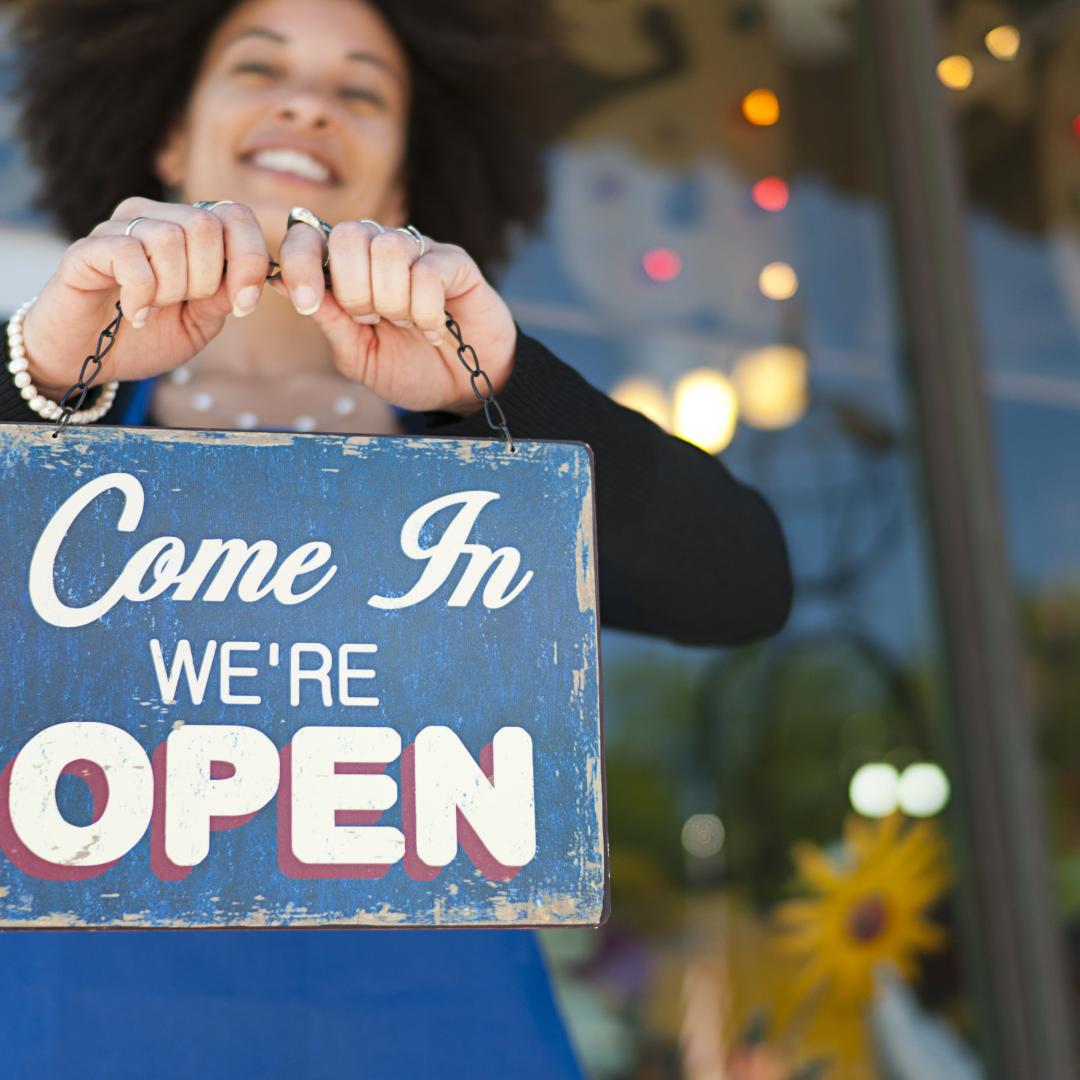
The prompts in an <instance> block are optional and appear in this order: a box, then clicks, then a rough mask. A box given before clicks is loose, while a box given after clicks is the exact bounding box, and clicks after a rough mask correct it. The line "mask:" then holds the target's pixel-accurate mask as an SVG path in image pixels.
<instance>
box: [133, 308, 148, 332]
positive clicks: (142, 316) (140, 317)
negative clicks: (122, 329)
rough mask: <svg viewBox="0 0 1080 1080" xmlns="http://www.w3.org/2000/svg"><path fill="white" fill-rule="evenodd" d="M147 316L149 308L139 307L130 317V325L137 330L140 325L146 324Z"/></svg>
mask: <svg viewBox="0 0 1080 1080" xmlns="http://www.w3.org/2000/svg"><path fill="white" fill-rule="evenodd" d="M149 318H150V309H149V308H148V307H144V308H139V310H138V311H136V312H135V314H134V315H133V316H132V317H131V325H132V326H134V327H135V329H136V330H138V329H139V327H140V326H145V325H146V320H147V319H149Z"/></svg>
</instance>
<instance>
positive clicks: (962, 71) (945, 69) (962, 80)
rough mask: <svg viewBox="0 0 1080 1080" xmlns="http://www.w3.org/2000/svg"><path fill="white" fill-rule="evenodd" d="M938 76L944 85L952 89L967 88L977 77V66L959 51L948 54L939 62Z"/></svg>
mask: <svg viewBox="0 0 1080 1080" xmlns="http://www.w3.org/2000/svg"><path fill="white" fill-rule="evenodd" d="M937 77H938V79H939V80H940V81H941V84H942V86H947V87H948V88H949V89H950V90H966V89H967V88H968V87H969V86H970V85H971V80H972V79H973V78H974V77H975V66H974V65H973V64H972V62H971V61H970V60H969V59H968V58H967V57H966V56H961V55H960V54H959V53H957V54H956V55H954V56H946V57H945V58H944V59H943V60H941V61H940V62H939V63H938V66H937Z"/></svg>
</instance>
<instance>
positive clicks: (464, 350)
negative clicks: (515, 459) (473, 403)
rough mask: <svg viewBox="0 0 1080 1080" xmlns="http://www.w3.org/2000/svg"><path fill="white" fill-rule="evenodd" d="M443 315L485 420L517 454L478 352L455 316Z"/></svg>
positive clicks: (509, 448)
mask: <svg viewBox="0 0 1080 1080" xmlns="http://www.w3.org/2000/svg"><path fill="white" fill-rule="evenodd" d="M443 314H444V315H445V316H446V329H447V330H449V331H450V334H451V335H452V337H453V339H454V340H455V341H456V342H457V357H458V359H459V360H460V361H461V365H462V367H464V368H465V370H466V371H467V372H468V373H469V385H470V386H471V387H472V392H473V393H474V394H475V395H476V400H477V401H479V402H480V403H481V404H482V405H483V406H484V419H485V420H486V421H487V425H488V427H489V428H491V430H492V431H497V432H499V433H500V434H501V435H502V437H503V439H504V440H505V441H506V447H507V449H508V450H509V451H510V453H511V454H513V453H515V452H516V449H517V448H516V447H515V446H514V440H513V438H511V436H510V429H509V428H508V427H507V426H506V414H505V413H504V412H503V410H502V406H501V405H500V404H499V402H498V400H497V399H496V397H495V388H494V387H493V386H492V385H491V380H490V379H489V378H488V375H487V372H486V371H484V369H483V368H482V367H481V366H480V361H479V360H478V359H477V356H476V350H475V349H474V348H473V347H472V346H471V345H467V344H466V343H465V341H464V339H463V338H462V336H461V327H460V326H458V324H457V321H456V320H455V319H454V316H453V315H451V314H450V312H449V311H444V312H443ZM469 356H471V357H472V360H473V362H472V363H471V364H470V363H469V361H468V359H467V357H469ZM481 382H483V389H482V390H481V388H480V385H479V384H480V383H481Z"/></svg>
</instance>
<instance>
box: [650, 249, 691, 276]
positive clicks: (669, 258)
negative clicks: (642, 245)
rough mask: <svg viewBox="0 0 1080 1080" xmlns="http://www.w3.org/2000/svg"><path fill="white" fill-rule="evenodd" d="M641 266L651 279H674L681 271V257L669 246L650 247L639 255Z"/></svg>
mask: <svg viewBox="0 0 1080 1080" xmlns="http://www.w3.org/2000/svg"><path fill="white" fill-rule="evenodd" d="M641 266H642V269H643V270H644V271H645V274H646V276H647V277H649V278H651V279H652V280H653V281H674V280H675V279H676V278H677V277H678V276H679V274H681V273H682V259H680V258H679V253H678V252H677V251H673V250H672V249H671V248H666V247H657V248H650V249H649V250H648V251H646V252H645V254H644V255H643V256H642V257H641Z"/></svg>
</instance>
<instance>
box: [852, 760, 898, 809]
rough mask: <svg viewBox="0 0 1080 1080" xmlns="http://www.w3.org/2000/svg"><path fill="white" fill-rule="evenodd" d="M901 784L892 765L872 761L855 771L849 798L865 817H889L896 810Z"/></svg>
mask: <svg viewBox="0 0 1080 1080" xmlns="http://www.w3.org/2000/svg"><path fill="white" fill-rule="evenodd" d="M899 782H900V777H899V775H898V773H897V771H896V769H895V768H894V767H893V766H892V765H887V764H885V763H884V762H881V761H871V762H868V763H867V764H866V765H862V766H860V767H859V768H858V769H856V770H855V775H854V776H852V778H851V783H850V784H849V785H848V798H849V799H850V800H851V805H852V806H853V807H854V808H855V809H856V810H857V811H858V812H859V813H860V814H862V815H863V817H870V818H883V817H888V816H889V815H890V814H891V813H893V811H894V810H896V805H897V803H896V789H897V786H898V784H899Z"/></svg>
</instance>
